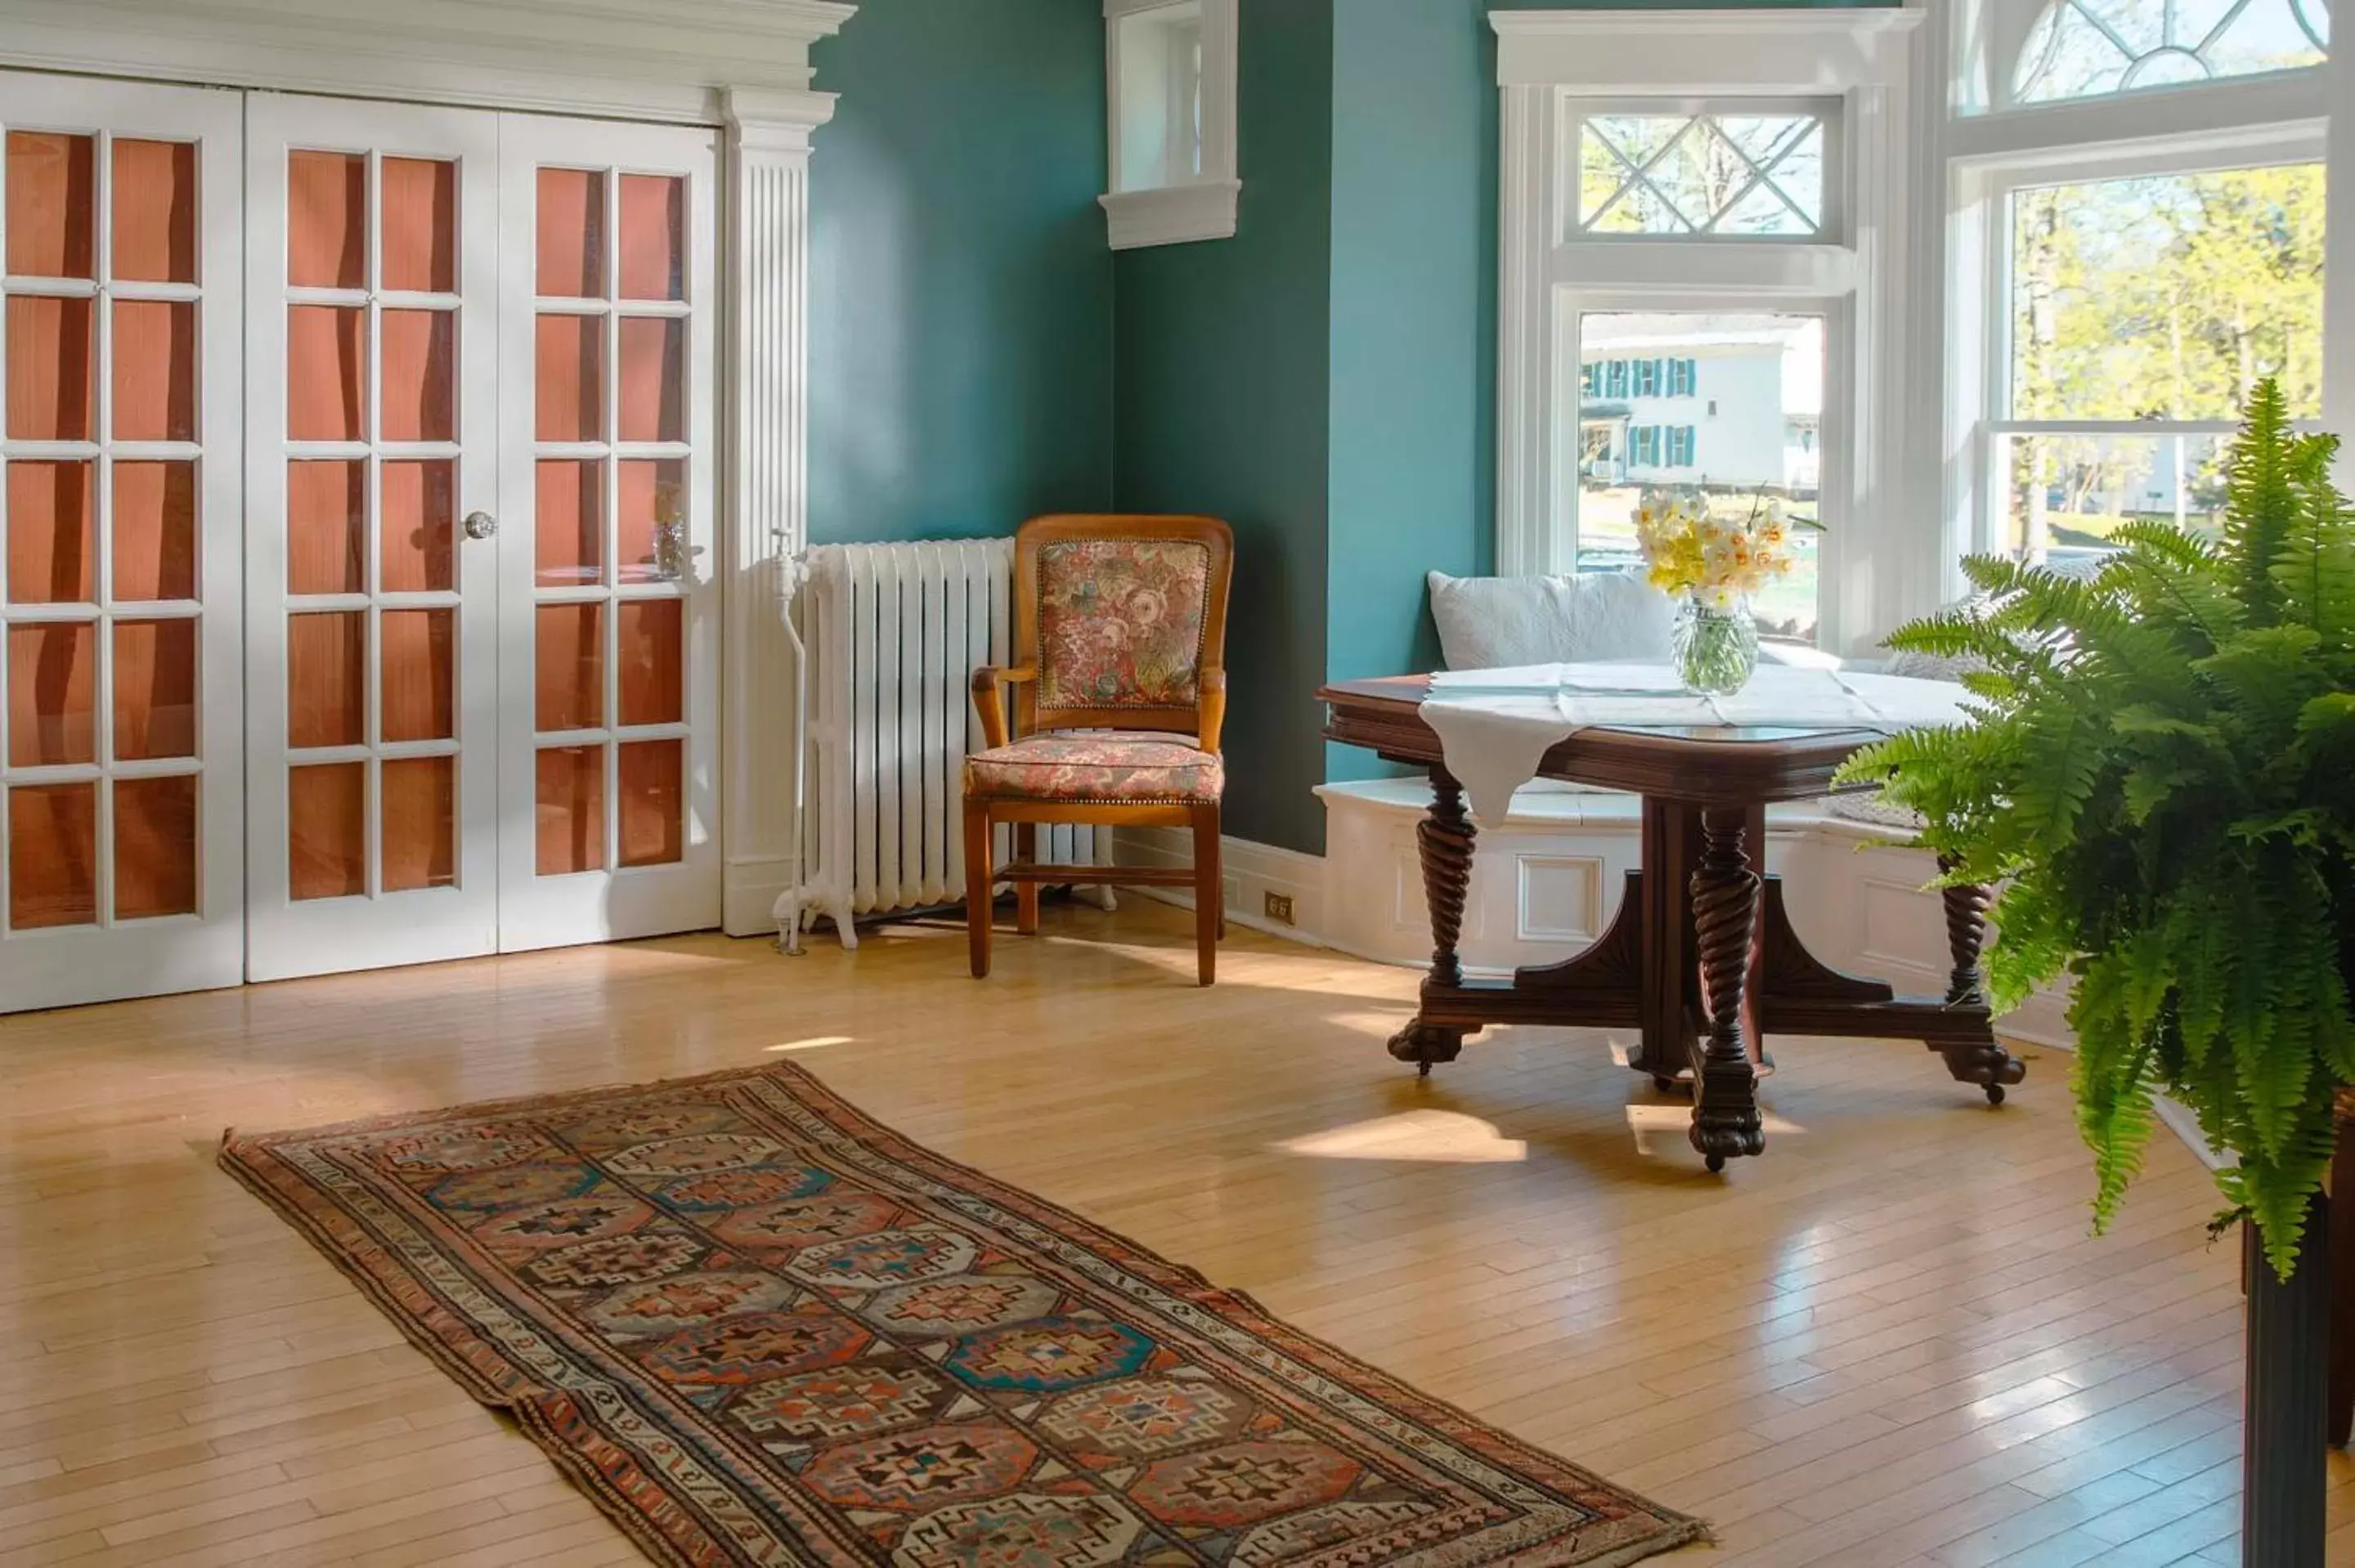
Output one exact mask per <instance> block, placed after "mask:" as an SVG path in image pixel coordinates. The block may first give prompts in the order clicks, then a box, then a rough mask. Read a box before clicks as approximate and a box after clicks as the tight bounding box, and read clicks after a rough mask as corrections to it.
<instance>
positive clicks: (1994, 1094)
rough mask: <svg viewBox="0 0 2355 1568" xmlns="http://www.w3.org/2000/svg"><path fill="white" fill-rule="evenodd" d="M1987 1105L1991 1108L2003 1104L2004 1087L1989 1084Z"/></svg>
mask: <svg viewBox="0 0 2355 1568" xmlns="http://www.w3.org/2000/svg"><path fill="white" fill-rule="evenodd" d="M1987 1104H1989V1105H1991V1106H1999V1105H2001V1104H2003V1086H2002V1085H2001V1084H1989V1085H1988V1086H1987Z"/></svg>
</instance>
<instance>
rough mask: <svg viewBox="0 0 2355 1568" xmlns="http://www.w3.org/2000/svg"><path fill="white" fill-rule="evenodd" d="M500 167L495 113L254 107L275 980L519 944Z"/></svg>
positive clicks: (331, 105) (269, 909)
mask: <svg viewBox="0 0 2355 1568" xmlns="http://www.w3.org/2000/svg"><path fill="white" fill-rule="evenodd" d="M498 162H499V122H498V117H497V116H496V115H494V114H485V113H476V112H468V111H459V110H429V109H418V108H408V107H396V106H392V105H387V104H373V103H355V102H348V101H334V100H325V99H304V98H287V97H282V96H280V95H278V94H274V93H256V94H253V95H252V96H251V98H250V100H249V107H248V111H247V119H246V174H245V181H246V199H247V211H246V255H247V297H246V307H247V313H248V317H247V338H246V342H247V364H248V366H249V374H248V376H247V382H246V385H247V398H248V401H247V410H248V438H247V449H246V450H247V461H246V523H247V526H246V546H245V561H246V615H247V627H246V650H247V660H246V672H247V681H246V706H247V712H248V714H249V715H250V718H251V732H250V742H249V746H248V757H249V759H250V766H251V777H252V789H251V795H250V809H249V810H248V813H247V825H248V828H249V832H250V837H249V839H248V842H247V847H246V858H247V864H248V867H249V870H248V895H247V898H248V909H249V913H248V919H249V922H250V963H249V969H250V977H251V978H252V979H255V980H278V979H282V978H284V977H286V976H288V975H297V974H312V973H317V972H320V971H323V970H328V969H354V968H362V967H368V966H374V965H380V964H403V963H417V962H421V961H424V960H427V959H449V958H458V957H462V956H464V955H466V954H471V953H486V952H490V951H493V950H494V949H496V947H497V945H498V895H499V888H498V854H497V839H498V815H499V788H498V786H499V779H498V765H497V754H496V743H495V741H494V738H493V737H494V735H495V733H496V728H497V724H498V707H499V662H498V618H499V609H500V606H499V573H498V570H497V565H498V562H497V552H498V549H499V543H498V540H497V537H496V535H487V536H485V537H481V538H475V537H473V536H471V535H469V533H468V531H467V529H466V527H465V524H464V519H466V518H468V517H471V516H475V515H481V516H485V517H487V516H493V515H495V514H496V508H497V506H498V494H497V487H498V469H499V456H500V454H499V450H498V443H499V429H498V397H499V393H500V391H501V388H500V387H499V383H498V365H499V359H498V305H499V226H498V196H499V188H498ZM479 529H480V525H479V524H478V525H477V531H479Z"/></svg>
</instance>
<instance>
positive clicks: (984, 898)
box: [964, 800, 996, 980]
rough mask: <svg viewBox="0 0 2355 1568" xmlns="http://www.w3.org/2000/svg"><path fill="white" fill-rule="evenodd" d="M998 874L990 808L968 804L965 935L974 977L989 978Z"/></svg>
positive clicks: (978, 803)
mask: <svg viewBox="0 0 2355 1568" xmlns="http://www.w3.org/2000/svg"><path fill="white" fill-rule="evenodd" d="M995 878H996V873H995V871H994V869H993V868H992V867H991V865H990V863H989V806H988V803H987V802H986V801H982V800H967V801H966V802H965V803H964V935H965V943H966V946H967V947H968V948H970V949H971V951H972V957H973V978H974V979H975V980H986V979H988V978H989V914H990V909H989V902H990V900H989V885H990V884H991V882H992V881H994V880H995Z"/></svg>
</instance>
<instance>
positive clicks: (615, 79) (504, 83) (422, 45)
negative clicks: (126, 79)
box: [0, 0, 856, 125]
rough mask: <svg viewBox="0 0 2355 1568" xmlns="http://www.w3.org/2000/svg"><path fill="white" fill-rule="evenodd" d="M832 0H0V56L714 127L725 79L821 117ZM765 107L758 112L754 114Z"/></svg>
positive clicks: (838, 19)
mask: <svg viewBox="0 0 2355 1568" xmlns="http://www.w3.org/2000/svg"><path fill="white" fill-rule="evenodd" d="M855 10H856V7H855V6H851V5H837V4H834V3H832V0H664V3H663V4H661V5H644V4H640V3H634V0H401V4H400V5H383V4H381V3H380V0H0V65H7V66H21V67H27V68H30V69H38V70H62V71H79V72H83V73H87V74H91V75H98V76H138V77H148V78H155V79H163V80H169V81H189V82H200V83H207V84H212V85H219V86H233V87H255V88H271V89H277V90H282V91H290V92H320V93H343V94H353V95H358V96H363V97H385V98H398V99H400V100H403V101H410V102H426V103H451V104H464V105H475V106H486V107H496V108H501V109H529V110H539V111H546V112H550V113H564V114H586V115H600V116H607V117H613V118H620V119H630V120H658V121H674V122H685V123H693V124H704V125H715V124H719V122H721V119H722V109H723V104H722V98H723V94H724V92H725V91H726V90H730V89H734V90H738V91H739V92H743V93H759V94H762V95H763V97H764V98H769V95H773V98H769V101H771V102H774V103H777V104H779V105H785V104H790V103H793V102H794V101H803V102H804V105H805V107H804V110H803V111H802V112H801V113H798V114H796V113H781V114H779V115H777V116H776V117H775V118H778V119H781V120H792V119H796V118H804V116H805V115H806V114H808V113H809V111H811V110H813V109H814V110H815V116H814V118H808V119H806V121H805V122H806V123H821V122H823V121H824V120H825V118H826V113H827V112H830V111H831V101H830V100H829V99H827V98H826V95H823V94H817V93H813V92H811V91H810V90H809V88H810V82H811V76H812V72H811V67H810V61H809V49H810V46H811V45H812V44H813V43H815V42H816V41H817V40H819V39H821V38H825V37H831V36H832V35H833V34H834V33H835V32H836V31H837V30H838V29H839V28H840V27H841V26H842V24H843V23H844V22H846V21H847V20H849V18H850V17H851V16H852V15H853V14H854V12H855ZM764 118H766V116H764Z"/></svg>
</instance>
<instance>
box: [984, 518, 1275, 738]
mask: <svg viewBox="0 0 2355 1568" xmlns="http://www.w3.org/2000/svg"><path fill="white" fill-rule="evenodd" d="M1233 561H1234V538H1233V535H1231V533H1229V531H1228V529H1227V525H1226V524H1223V523H1221V522H1220V521H1218V520H1217V519H1216V518H1212V517H1124V516H1056V517H1039V518H1033V519H1032V520H1031V521H1030V522H1028V523H1026V524H1023V525H1022V529H1021V532H1020V533H1019V534H1018V535H1016V536H1015V591H1016V604H1015V608H1016V615H1017V624H1016V628H1015V660H1016V662H1017V663H1018V664H1022V665H1027V666H1028V667H1030V668H1032V669H1035V670H1037V671H1038V679H1037V680H1036V681H1035V682H1032V683H1026V684H1024V685H1022V686H1020V687H1018V688H1017V689H1016V698H1015V700H1016V705H1017V707H1016V715H1015V717H1016V724H1015V727H1016V732H1017V733H1018V734H1022V735H1028V734H1032V733H1035V732H1037V731H1039V730H1051V729H1148V730H1165V731H1183V732H1193V731H1196V730H1198V728H1199V722H1198V721H1199V715H1200V713H1201V708H1202V703H1203V697H1204V690H1205V681H1204V672H1206V671H1211V670H1220V669H1222V668H1223V666H1224V664H1225V662H1226V640H1227V585H1228V579H1229V577H1231V572H1232V567H1233Z"/></svg>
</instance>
